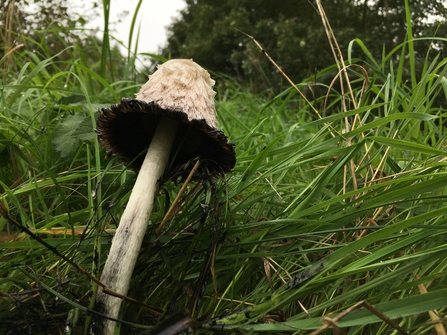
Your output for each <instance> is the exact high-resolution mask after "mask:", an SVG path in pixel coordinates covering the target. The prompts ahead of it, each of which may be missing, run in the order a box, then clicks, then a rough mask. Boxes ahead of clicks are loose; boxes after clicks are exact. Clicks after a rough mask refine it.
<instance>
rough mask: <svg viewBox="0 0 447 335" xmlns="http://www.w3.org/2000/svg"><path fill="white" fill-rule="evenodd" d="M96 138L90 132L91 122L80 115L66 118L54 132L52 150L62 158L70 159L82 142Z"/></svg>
mask: <svg viewBox="0 0 447 335" xmlns="http://www.w3.org/2000/svg"><path fill="white" fill-rule="evenodd" d="M95 138H96V135H95V133H94V132H93V131H92V123H91V121H90V120H89V119H88V118H86V117H84V116H83V115H82V114H79V113H78V114H73V115H69V116H68V117H66V118H65V119H64V120H63V121H62V122H61V123H60V125H59V126H58V127H57V128H56V131H55V132H54V137H53V140H52V143H53V145H54V149H55V150H56V151H57V152H58V153H59V154H60V155H61V157H63V158H67V157H72V156H73V154H74V152H75V151H76V150H77V149H78V148H79V146H80V145H79V144H80V142H82V141H93V140H94V139H95Z"/></svg>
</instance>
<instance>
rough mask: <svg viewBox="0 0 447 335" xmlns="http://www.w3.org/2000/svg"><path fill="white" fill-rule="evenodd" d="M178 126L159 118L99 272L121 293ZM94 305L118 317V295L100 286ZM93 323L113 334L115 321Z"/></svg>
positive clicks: (102, 330) (103, 279)
mask: <svg viewBox="0 0 447 335" xmlns="http://www.w3.org/2000/svg"><path fill="white" fill-rule="evenodd" d="M177 127H178V122H177V121H174V120H171V119H167V118H163V117H162V118H161V119H160V121H159V124H158V126H157V130H156V131H155V134H154V136H153V138H152V141H151V144H150V146H149V148H148V151H147V153H146V157H145V158H144V162H143V165H142V166H141V169H140V172H139V173H138V177H137V180H136V182H135V185H134V188H133V190H132V194H131V195H130V198H129V201H128V203H127V206H126V209H125V210H124V213H123V216H122V217H121V221H120V224H119V226H118V228H117V229H116V232H115V236H114V238H113V241H112V246H111V248H110V252H109V256H108V257H107V261H106V264H105V266H104V270H103V271H102V274H101V279H100V280H101V282H103V283H104V284H105V285H106V286H107V287H108V288H110V289H111V290H113V291H115V292H118V293H120V294H123V295H126V294H127V291H128V290H129V283H130V279H131V277H132V272H133V269H134V267H135V263H136V261H137V258H138V253H139V251H140V249H141V243H142V242H143V237H144V234H145V232H146V228H147V225H148V223H149V218H150V215H151V212H152V208H153V205H154V200H155V196H156V194H157V192H158V188H159V186H160V185H159V182H160V179H161V177H162V176H163V173H164V171H165V169H166V166H167V164H168V160H169V155H170V152H171V147H172V143H173V142H174V138H175V134H176V131H177ZM96 306H97V310H98V311H100V313H102V314H105V315H107V316H109V317H112V318H117V317H118V314H119V310H120V306H121V299H119V298H116V297H113V296H111V295H108V294H105V293H103V292H102V289H101V288H99V289H98V296H97V298H96ZM92 327H93V328H94V329H97V330H96V331H97V332H98V331H101V333H99V332H98V335H99V334H101V335H112V334H113V333H114V329H115V322H113V321H110V320H106V319H103V320H102V324H101V325H99V324H95V325H92ZM95 335H96V333H95Z"/></svg>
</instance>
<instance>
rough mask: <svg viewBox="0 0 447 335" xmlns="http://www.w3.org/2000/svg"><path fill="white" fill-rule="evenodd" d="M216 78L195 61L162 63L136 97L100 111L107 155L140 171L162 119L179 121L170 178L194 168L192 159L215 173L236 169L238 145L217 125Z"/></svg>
mask: <svg viewBox="0 0 447 335" xmlns="http://www.w3.org/2000/svg"><path fill="white" fill-rule="evenodd" d="M214 83H215V82H214V80H212V79H211V77H210V75H209V73H208V72H207V71H206V70H204V69H203V68H202V67H200V66H199V65H198V64H196V63H194V62H193V61H192V60H187V59H175V60H170V61H168V62H166V63H164V64H163V65H160V66H159V67H158V70H157V71H156V72H154V74H152V75H151V76H150V77H149V81H148V82H147V83H146V84H144V85H143V86H142V87H141V90H140V92H139V93H138V94H137V96H136V97H137V99H130V98H124V99H122V100H121V102H120V103H119V104H115V105H112V106H111V107H110V108H103V109H101V110H100V113H99V117H98V122H97V131H96V132H97V134H98V139H99V142H100V143H101V144H102V145H103V146H104V147H105V148H106V151H107V157H110V156H119V157H120V160H121V162H122V163H123V164H125V165H127V166H129V167H131V168H132V169H134V170H136V171H138V170H139V169H140V167H141V165H142V163H143V160H144V157H145V153H146V149H147V148H148V146H149V144H150V142H151V140H152V137H153V134H154V132H155V130H156V128H157V125H158V121H159V119H160V117H168V118H171V119H173V120H176V121H178V122H179V127H178V130H177V133H176V137H175V140H174V144H173V147H172V150H171V157H170V167H169V171H168V173H167V175H168V178H171V177H172V178H176V177H178V175H176V173H178V174H180V175H183V176H184V174H185V173H187V172H189V170H190V169H191V167H192V165H191V164H188V163H189V162H190V161H191V160H195V159H200V160H201V161H202V162H205V161H206V162H207V164H206V166H207V169H208V171H209V172H210V173H211V174H223V173H227V172H231V171H232V169H233V167H234V165H235V163H236V155H235V151H234V144H233V143H230V142H228V138H227V136H225V134H224V133H223V132H222V131H220V130H218V129H216V125H217V120H216V110H215V106H214V96H215V94H216V93H215V92H214V91H213V88H212V87H213V85H214Z"/></svg>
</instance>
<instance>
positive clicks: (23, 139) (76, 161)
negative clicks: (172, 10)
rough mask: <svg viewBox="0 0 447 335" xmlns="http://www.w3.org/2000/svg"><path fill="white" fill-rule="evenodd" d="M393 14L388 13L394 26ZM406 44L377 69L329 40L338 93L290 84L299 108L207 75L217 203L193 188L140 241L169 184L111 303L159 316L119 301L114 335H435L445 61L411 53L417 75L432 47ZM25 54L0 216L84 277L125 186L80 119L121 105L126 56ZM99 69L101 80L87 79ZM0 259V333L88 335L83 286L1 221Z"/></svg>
mask: <svg viewBox="0 0 447 335" xmlns="http://www.w3.org/2000/svg"><path fill="white" fill-rule="evenodd" d="M222 3H223V2H222ZM419 3H422V2H418V3H417V4H419ZM330 9H331V7H330V6H329V7H328V8H327V11H329V10H330ZM406 9H407V11H406V12H407V16H406V17H405V15H404V14H400V15H401V16H399V13H397V12H396V13H395V14H396V16H397V17H399V19H400V20H401V21H405V20H406V22H407V23H411V21H410V20H409V13H410V7H408V3H407V7H406ZM271 10H272V11H273V8H271ZM291 11H292V9H291ZM294 13H296V11H295V12H294ZM203 24H204V25H205V24H207V22H206V21H204V22H203ZM221 24H222V25H224V26H226V25H225V24H224V23H221ZM278 24H279V23H278ZM284 24H285V23H284ZM417 29H418V26H417V24H415V26H413V33H414V34H415V31H417ZM409 31H411V29H410V30H409ZM289 32H290V31H289ZM335 33H336V35H337V30H335ZM294 36H295V35H293V36H291V38H292V37H293V38H295V37H294ZM416 36H417V37H418V38H414V39H413V38H411V36H410V37H408V38H407V39H401V40H399V41H398V42H399V43H396V46H395V47H394V48H392V49H386V50H391V51H386V52H384V53H383V54H382V53H381V52H379V53H378V52H376V51H375V48H373V46H374V47H377V45H371V44H370V43H367V42H366V41H365V40H363V39H353V40H352V41H350V42H349V43H348V42H346V44H345V46H344V47H343V48H344V49H343V51H345V52H346V54H347V55H348V56H347V66H346V68H345V69H346V71H347V74H348V78H349V85H348V82H347V81H346V80H345V78H346V77H345V76H339V77H336V78H335V79H336V81H339V80H340V78H341V79H343V81H342V82H341V83H340V84H338V85H337V86H336V85H332V86H330V87H328V85H326V84H324V83H325V82H326V78H327V76H328V75H329V74H330V73H334V72H335V71H334V69H337V67H336V66H334V65H333V66H330V67H328V68H324V69H323V70H321V71H320V72H317V73H316V74H315V75H312V76H311V77H309V78H307V79H305V80H303V82H301V83H299V84H298V87H299V88H300V89H305V88H308V89H309V90H313V92H315V95H314V98H313V99H312V106H311V105H309V104H308V103H307V102H305V101H304V100H303V99H302V97H300V96H299V95H298V94H297V92H296V90H295V89H293V88H288V89H285V90H284V91H282V92H280V93H279V94H275V93H274V90H273V89H269V90H267V91H263V92H262V93H259V94H256V95H255V94H252V93H250V92H249V89H247V88H246V87H243V86H240V85H239V84H238V82H237V80H235V79H233V78H231V77H228V76H226V75H223V74H221V73H215V74H214V75H213V77H214V78H215V79H216V81H217V82H218V85H217V90H218V95H217V101H216V105H217V110H218V113H219V121H220V127H221V128H222V129H223V130H224V132H225V133H226V134H228V135H229V136H230V139H231V141H233V142H235V143H236V152H237V160H238V161H237V165H236V167H235V169H234V172H233V173H232V174H230V175H228V176H227V177H226V180H225V181H224V180H216V181H215V183H216V186H217V190H216V189H214V188H213V185H212V183H211V184H210V183H208V182H206V178H205V177H206V176H205V177H204V179H205V181H196V182H194V183H192V184H190V185H189V186H188V188H187V190H186V193H185V195H184V196H183V197H182V198H181V201H180V204H179V207H178V208H176V210H175V215H174V216H172V217H170V218H169V219H168V221H167V222H166V224H165V225H164V228H163V229H162V233H161V234H159V235H157V234H156V233H155V231H156V230H157V228H158V226H159V224H160V222H161V221H162V220H163V217H164V215H165V213H166V212H167V209H168V208H169V206H170V205H171V204H172V200H173V199H174V197H175V196H176V195H177V193H178V191H179V189H180V187H181V185H176V184H175V183H172V182H169V183H166V184H164V185H163V187H162V189H161V190H160V194H159V196H158V198H157V202H156V204H155V209H154V212H153V215H152V217H151V222H150V223H149V227H148V231H147V235H146V236H145V239H144V242H143V247H142V250H141V253H140V257H139V259H138V262H137V267H136V269H135V271H134V275H133V279H132V283H131V289H130V292H129V294H128V295H129V296H130V297H132V298H134V299H137V300H138V301H139V302H142V303H144V304H146V305H150V306H152V307H153V308H154V309H156V310H160V311H162V315H157V314H156V313H155V314H154V313H152V312H150V311H149V310H147V309H145V308H143V307H141V306H140V305H137V304H134V303H131V302H128V301H126V302H124V303H123V311H122V315H121V316H120V318H121V319H122V320H124V321H125V322H123V323H122V325H121V333H122V334H138V333H139V332H141V331H143V330H142V328H148V327H152V326H154V325H156V324H160V322H161V321H162V320H163V319H164V317H165V316H170V315H173V314H174V315H176V313H177V312H179V311H182V310H185V309H188V310H189V312H190V313H191V315H192V317H193V318H194V319H195V320H196V323H197V324H198V325H199V327H198V329H197V333H211V332H213V331H214V332H215V331H219V332H221V333H228V334H232V333H240V332H252V333H253V332H255V333H261V332H263V333H269V334H276V333H280V332H281V333H294V334H305V333H309V331H310V330H315V329H318V328H320V327H321V326H322V325H323V324H324V320H323V317H330V318H332V319H333V320H336V321H335V324H336V325H337V326H338V327H340V328H343V329H346V330H347V332H348V333H349V334H362V333H365V334H389V333H392V332H396V325H393V324H389V323H387V322H384V321H382V320H380V319H378V317H377V315H373V314H372V313H371V311H370V310H367V309H364V308H361V309H360V308H358V309H355V310H353V311H350V310H348V309H349V308H350V307H352V306H356V304H358V303H360V302H361V301H363V300H367V301H368V302H369V303H370V304H372V305H373V306H375V309H376V311H379V312H380V313H383V314H385V315H386V316H388V317H389V318H391V319H393V320H394V322H395V323H396V324H397V326H400V327H401V328H403V329H404V330H406V331H407V332H408V333H411V334H426V333H433V332H434V325H433V322H432V321H434V320H433V319H432V318H433V316H432V315H433V314H431V315H430V314H429V313H428V312H429V311H433V310H435V312H436V313H437V314H438V316H439V317H440V318H442V320H445V317H446V314H445V313H446V307H447V299H446V289H447V281H446V278H447V276H446V274H447V257H446V256H447V234H446V229H445V228H446V224H447V216H446V213H445V207H446V201H447V170H446V167H447V165H446V154H445V146H446V143H447V142H446V141H447V138H446V134H445V129H444V127H445V118H446V115H447V114H446V109H445V107H444V106H445V103H444V101H445V99H446V97H447V81H446V79H445V74H446V71H447V59H445V58H443V57H442V54H438V53H436V52H434V50H433V49H425V53H424V54H423V59H424V61H423V62H422V63H421V65H422V66H417V62H418V57H419V55H422V51H421V50H423V46H424V45H426V42H427V41H430V43H432V42H433V43H435V44H438V43H439V44H441V43H443V42H444V41H445V40H444V39H435V40H434V39H432V38H431V36H427V37H425V36H421V35H420V33H417V34H416ZM228 38H229V39H232V38H233V37H232V36H229V37H228ZM286 41H287V39H286ZM85 43H86V45H94V44H95V43H96V42H95V40H94V39H93V40H91V41H90V42H88V41H87V42H85ZM32 45H33V48H35V50H34V51H35V52H34V51H33V50H32V49H16V50H15V51H13V52H12V53H10V55H9V56H7V57H3V58H2V60H1V64H0V65H2V66H4V65H5V64H6V63H7V62H9V60H10V57H12V59H13V61H14V64H15V66H17V68H19V71H18V72H16V71H15V68H13V67H11V68H9V67H7V66H6V67H3V69H4V73H3V74H4V76H3V81H2V83H1V85H0V92H1V96H0V201H1V202H2V203H3V204H4V205H5V207H6V208H7V210H8V212H9V215H10V216H11V217H12V218H14V220H16V221H18V222H20V223H21V224H22V225H24V226H25V227H27V228H29V229H30V230H32V231H33V232H34V233H35V234H37V236H39V237H41V238H43V239H45V241H46V242H47V243H50V244H51V245H53V246H54V247H55V248H57V250H58V251H59V252H61V253H63V254H65V255H66V256H67V257H70V259H71V260H72V261H74V262H76V263H77V264H78V265H79V266H81V267H82V268H84V269H85V270H87V271H88V272H89V273H91V274H92V275H93V276H95V277H99V273H100V271H101V268H102V266H103V264H104V262H105V259H106V256H107V252H108V248H109V246H110V241H111V237H112V236H113V232H114V229H115V227H116V224H117V223H118V222H119V218H120V216H121V214H122V211H123V208H124V206H125V204H126V202H127V200H128V198H129V194H130V191H131V188H132V186H133V183H134V180H135V173H134V172H132V171H129V170H127V169H125V168H124V167H122V166H121V164H119V163H118V162H117V161H116V160H115V159H111V160H107V161H106V160H104V159H103V156H104V154H105V153H104V151H103V149H101V148H100V146H99V145H98V143H97V141H96V140H95V139H94V136H95V135H94V132H93V129H95V127H96V125H95V123H96V111H97V109H98V108H100V107H101V106H104V105H110V104H112V103H116V102H117V101H119V99H120V98H121V97H123V96H131V94H133V93H134V92H135V91H137V89H138V87H139V86H140V85H141V84H142V83H141V82H138V81H137V80H136V78H141V80H144V78H145V77H146V74H145V75H140V74H139V73H138V72H136V71H135V66H134V63H132V60H133V61H135V60H134V59H133V58H132V56H130V57H129V55H131V53H129V55H128V58H126V59H123V58H120V59H121V60H122V62H121V63H120V64H123V66H122V67H117V65H116V64H111V62H113V59H110V58H108V57H101V54H100V53H99V51H100V50H102V48H101V47H98V48H96V49H89V48H82V47H81V45H65V46H64V48H62V50H61V51H60V52H61V53H60V54H53V55H51V56H50V55H47V53H46V51H45V49H46V47H45V46H44V45H41V44H40V43H39V42H38V41H37V40H33V41H32ZM247 47H248V44H247ZM249 47H250V48H253V52H254V48H255V46H254V45H250V46H249ZM354 49H356V50H361V51H362V57H361V58H362V59H363V61H362V62H359V61H358V60H357V59H356V58H354V53H353V52H352V50H354ZM94 50H96V51H95V52H96V53H94ZM415 50H419V51H417V52H418V53H419V55H416V51H415ZM90 52H91V53H90ZM101 52H102V51H101ZM108 52H111V50H108ZM111 53H112V54H113V52H111ZM356 56H358V55H356ZM115 57H119V55H118V54H116V55H115ZM196 60H197V59H196ZM197 61H199V60H197ZM262 61H263V62H264V60H262ZM98 62H99V63H98ZM101 62H103V63H101ZM104 62H105V63H104ZM126 62H127V63H126ZM245 62H247V63H250V62H251V59H250V58H246V59H245ZM114 66H116V67H115V68H114ZM250 66H254V65H253V64H251V65H250ZM104 68H106V69H112V68H113V69H114V70H113V74H112V72H108V71H105V72H104V73H105V74H106V77H101V76H100V75H99V74H100V73H101V69H104ZM8 69H9V70H8ZM340 73H341V74H343V71H341V72H340ZM112 75H113V77H112ZM112 78H114V80H113V79H112ZM253 78H254V77H253ZM266 78H268V79H269V80H271V78H272V77H271V76H270V74H267V77H266ZM315 88H318V89H315ZM323 90H324V91H325V92H327V94H326V93H324V94H322V95H319V94H318V92H319V91H323ZM314 108H315V109H316V110H317V111H318V115H320V116H318V115H317V114H316V113H315V110H314ZM223 233H225V234H223ZM212 241H214V244H212V243H211V242H212ZM0 257H1V260H2V261H1V263H0V274H1V276H0V292H1V299H0V329H1V332H4V333H8V332H11V333H14V334H28V333H30V332H31V333H33V334H48V333H51V334H52V333H58V332H60V333H62V332H64V330H66V329H68V332H71V333H72V334H86V333H88V332H87V329H88V322H89V315H90V313H91V312H90V310H91V309H92V308H93V302H94V292H96V288H97V287H96V286H95V285H94V284H93V283H91V281H90V280H89V279H88V278H87V277H86V276H85V275H84V274H82V273H79V272H78V271H77V270H76V268H74V267H73V266H71V265H70V264H68V263H67V262H65V261H63V260H61V259H60V258H58V257H57V256H56V255H55V254H54V253H52V252H51V251H50V250H47V249H46V248H44V247H43V246H42V244H40V243H39V242H38V241H36V240H35V239H33V238H30V237H29V236H27V235H25V234H24V233H23V232H21V231H20V230H19V229H17V227H15V226H14V225H12V224H11V222H8V221H7V220H6V219H5V218H4V217H1V216H0ZM123 261H125V260H123ZM425 291H427V293H425ZM362 306H365V305H362ZM344 311H348V312H349V313H347V315H346V316H345V317H344V318H341V319H340V320H337V319H336V317H337V316H339V315H340V313H343V312H344ZM380 313H379V314H380ZM168 320H171V319H168ZM66 322H68V326H67V325H66ZM328 325H329V324H328ZM330 327H333V326H329V328H330ZM330 330H331V329H330ZM328 331H329V330H327V331H326V333H328Z"/></svg>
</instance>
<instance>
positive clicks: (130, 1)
mask: <svg viewBox="0 0 447 335" xmlns="http://www.w3.org/2000/svg"><path fill="white" fill-rule="evenodd" d="M94 2H95V1H94V0H84V10H89V9H91V8H92V7H93V3H94ZM96 2H98V1H96ZM99 2H100V3H101V6H102V1H99ZM75 3H76V2H75ZM78 3H79V2H78ZM137 4H138V0H126V1H123V0H112V1H111V6H110V11H111V14H110V22H118V21H121V22H120V23H118V24H117V25H116V26H113V27H112V28H113V29H114V31H113V32H112V34H113V35H114V36H115V37H116V38H118V39H119V40H121V41H122V42H123V43H124V45H126V46H127V45H128V39H129V31H130V26H131V23H132V18H133V15H134V13H135V9H136V6H137ZM185 7H186V4H185V1H184V0H158V1H154V0H143V2H142V4H141V7H140V10H139V15H138V18H137V21H136V22H137V25H136V27H135V30H134V39H135V38H136V35H137V29H138V25H141V32H140V41H139V44H138V52H149V53H157V51H158V47H160V46H162V45H163V44H164V43H165V42H166V26H168V25H169V24H170V23H171V22H172V21H173V18H174V17H178V16H179V11H180V10H181V9H183V8H185ZM100 13H101V15H100V17H98V18H97V19H95V20H93V21H92V22H89V24H88V26H89V27H91V28H99V29H100V30H102V29H103V26H104V24H103V20H104V17H103V14H102V13H103V12H102V9H101V11H100ZM126 13H127V15H126ZM132 45H133V46H134V45H135V40H134V41H133V42H132ZM131 50H133V48H132V49H131Z"/></svg>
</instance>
